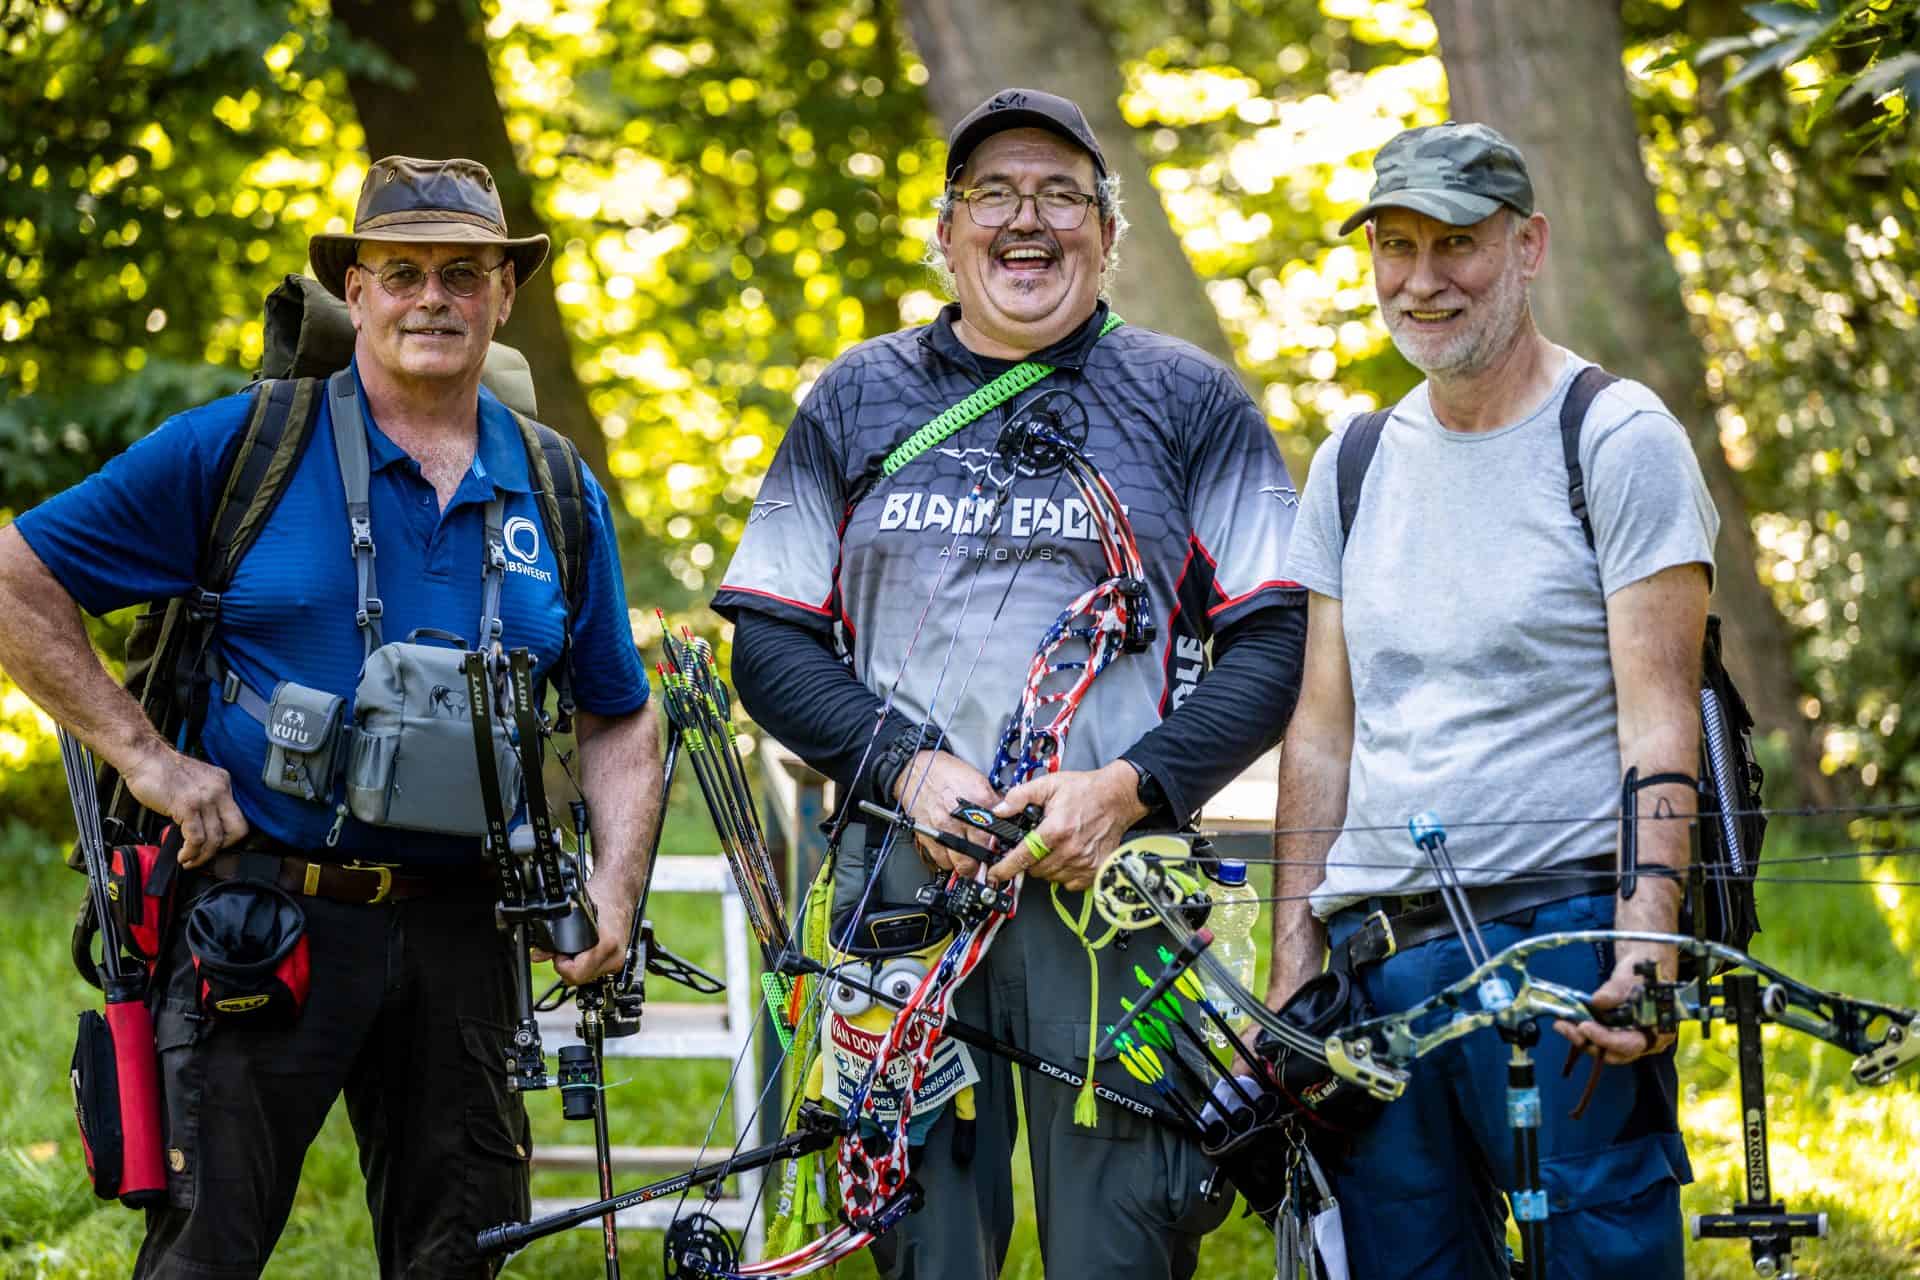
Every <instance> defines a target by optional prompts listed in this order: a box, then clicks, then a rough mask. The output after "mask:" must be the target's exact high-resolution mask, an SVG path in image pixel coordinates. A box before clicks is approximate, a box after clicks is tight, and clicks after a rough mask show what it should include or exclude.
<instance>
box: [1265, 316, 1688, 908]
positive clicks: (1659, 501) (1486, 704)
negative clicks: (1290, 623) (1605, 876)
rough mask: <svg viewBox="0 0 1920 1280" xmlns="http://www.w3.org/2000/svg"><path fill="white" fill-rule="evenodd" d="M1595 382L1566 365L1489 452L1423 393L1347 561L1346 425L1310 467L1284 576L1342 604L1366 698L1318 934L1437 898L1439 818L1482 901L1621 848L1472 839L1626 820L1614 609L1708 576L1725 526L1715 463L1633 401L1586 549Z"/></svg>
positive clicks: (1620, 417)
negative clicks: (1341, 468)
mask: <svg viewBox="0 0 1920 1280" xmlns="http://www.w3.org/2000/svg"><path fill="white" fill-rule="evenodd" d="M1588 363H1589V362H1588V361H1585V360H1582V359H1580V358H1579V357H1577V356H1574V355H1572V354H1571V353H1567V359H1566V365H1565V368H1564V369H1563V370H1562V372H1561V376H1560V378H1559V380H1558V382H1557V383H1556V385H1555V387H1554V390H1553V392H1552V394H1551V395H1549V396H1548V397H1547V399H1546V401H1545V402H1544V403H1543V404H1541V405H1540V406H1539V407H1538V408H1537V409H1536V410H1534V412H1533V413H1531V414H1530V415H1529V416H1528V417H1526V418H1525V419H1524V420H1522V421H1520V422H1517V423H1514V424H1513V425H1511V426H1507V427H1502V428H1499V429H1497V430H1493V431H1487V432H1473V433H1463V432H1455V431H1449V430H1447V429H1446V428H1444V427H1442V426H1441V425H1440V423H1439V422H1438V421H1437V420H1436V419H1435V418H1434V416H1433V409H1432V404H1431V401H1430V400H1429V396H1428V388H1427V384H1426V383H1422V384H1420V386H1418V387H1416V388H1415V389H1414V390H1413V391H1412V392H1411V393H1410V394H1409V395H1408V396H1407V397H1406V399H1404V400H1403V401H1401V402H1400V404H1399V405H1398V406H1397V407H1396V408H1395V409H1394V412H1393V416H1392V418H1391V419H1390V420H1389V421H1388V423H1387V425H1386V427H1385V429H1384V430H1383V431H1382V433H1381V437H1380V445H1379V449H1378V451H1377V452H1376V454H1375V455H1374V459H1373V465H1372V466H1371V468H1369V470H1368V473H1367V478H1366V484H1365V486H1364V488H1363V489H1362V490H1361V494H1362V497H1361V502H1360V509H1359V512H1358V514H1357V515H1356V517H1355V519H1354V523H1353V531H1352V534H1351V537H1350V539H1349V540H1348V542H1347V545H1346V550H1345V555H1344V557H1343V556H1342V554H1341V538H1340V509H1339V495H1338V492H1337V490H1338V482H1337V480H1336V473H1337V471H1338V458H1339V452H1340V441H1341V439H1342V438H1343V436H1344V435H1345V431H1346V428H1345V426H1344V425H1343V426H1342V427H1341V428H1340V429H1338V430H1336V431H1335V432H1334V434H1333V436H1332V437H1331V438H1329V439H1328V440H1327V441H1326V443H1325V444H1323V445H1322V446H1321V448H1320V450H1319V453H1318V455H1317V456H1316V457H1315V459H1314V464H1313V471H1312V475H1311V478H1310V480H1309V481H1308V484H1307V489H1306V493H1305V495H1304V496H1303V497H1302V498H1301V509H1300V514H1299V518H1298V521H1297V523H1296V524H1295V526H1294V532H1293V543H1292V548H1291V550H1290V552H1289V556H1288V561H1287V569H1286V575H1287V576H1288V577H1289V578H1292V579H1293V580H1295V581H1297V582H1299V583H1300V584H1301V585H1303V586H1305V587H1306V588H1308V589H1309V590H1311V591H1317V592H1319V593H1320V594H1322V595H1325V596H1331V597H1334V598H1336V599H1339V600H1340V601H1341V608H1342V620H1343V623H1344V626H1345V629H1346V641H1347V662H1348V668H1349V671H1350V673H1351V675H1352V680H1353V694H1354V738H1353V759H1352V762H1351V765H1350V768H1349V772H1348V779H1347V814H1346V821H1345V824H1344V829H1343V830H1342V832H1341V834H1340V835H1339V837H1338V838H1336V839H1335V841H1334V843H1333V847H1332V849H1331V851H1330V852H1329V854H1328V857H1327V875H1326V879H1325V881H1324V882H1323V883H1322V884H1321V886H1320V888H1319V889H1318V890H1316V891H1315V893H1314V895H1313V909H1314V912H1315V913H1316V914H1317V915H1319V916H1321V917H1322V918H1325V917H1326V916H1329V915H1332V914H1333V913H1334V912H1335V911H1338V910H1339V909H1340V908H1341V907H1343V906H1345V905H1347V904H1348V903H1350V902H1353V901H1355V900H1357V899H1360V898H1364V897H1367V896H1370V895H1373V894H1400V893H1414V892H1420V891H1422V890H1426V889H1430V888H1432V887H1433V880H1432V877H1431V875H1430V874H1429V872H1428V871H1427V865H1426V859H1425V856H1424V855H1423V854H1422V853H1421V852H1420V851H1419V850H1418V849H1416V848H1415V847H1414V845H1413V842H1412V840H1411V838H1410V837H1409V836H1408V834H1407V825H1406V824H1407V820H1408V819H1409V818H1411V817H1412V816H1413V815H1415V814H1417V813H1420V812H1422V811H1431V812H1433V813H1435V814H1436V815H1438V816H1439V817H1440V819H1441V821H1442V822H1443V823H1444V824H1446V826H1447V828H1448V841H1447V847H1448V850H1449V852H1450V853H1451V854H1452V855H1453V859H1454V862H1455V863H1456V865H1457V866H1458V867H1459V869H1460V872H1461V877H1462V879H1463V880H1465V881H1466V882H1467V883H1468V884H1484V883H1489V882H1493V881H1498V880H1503V879H1506V878H1508V877H1509V876H1512V875H1514V874H1515V873H1520V872H1527V871H1537V870H1541V869H1545V868H1551V867H1556V866H1561V865H1564V864H1566V863H1569V862H1574V861H1578V860H1580V859H1583V858H1586V857H1589V856H1591V855H1593V854H1597V853H1607V852H1611V851H1612V849H1613V847H1614V843H1615V826H1614V824H1612V823H1610V822H1606V821H1595V822H1588V823H1578V824H1563V823H1540V824H1523V825H1517V826H1498V825H1495V826H1476V825H1472V824H1476V823H1498V822H1502V821H1505V820H1510V819H1516V818H1574V817H1578V818H1604V817H1606V816H1607V815H1611V814H1613V813H1615V812H1617V809H1618V799H1619V791H1620V776H1621V765H1620V744H1619V737H1618V726H1617V723H1616V703H1615V695H1614V684H1613V668H1612V664H1611V662H1610V661H1609V658H1608V653H1607V617H1606V599H1607V597H1608V596H1610V595H1612V594H1613V593H1614V592H1615V591H1618V590H1619V589H1620V588H1622V587H1624V586H1628V585H1629V584H1631V583H1634V582H1638V581H1640V580H1641V579H1644V578H1647V577H1649V576H1651V575H1652V574H1655V573H1657V572H1659V571H1660V570H1662V569H1666V568H1671V567H1672V566H1674V565H1679V564H1689V563H1699V564H1704V565H1706V566H1707V568H1708V572H1709V573H1711V572H1712V564H1713V541H1714V537H1715V535H1716V534H1717V533H1718V532H1719V526H1720V520H1719V516H1718V515H1717V514H1716V513H1715V511H1714V509H1713V503H1712V500H1711V499H1710V498H1709V497H1708V496H1707V489H1706V483H1705V481H1704V480H1703V478H1702V477H1701V474H1700V466H1699V463H1698V462H1697V461H1696V459H1695V458H1694V455H1693V450H1692V448H1691V447H1690V445H1689V444H1688V441H1687V436H1686V432H1685V431H1684V429H1683V428H1682V427H1681V426H1680V424H1679V422H1678V421H1676V420H1675V418H1674V417H1673V415H1672V414H1670V413H1669V412H1668V411H1667V409H1666V407H1665V406H1664V405H1662V404H1661V403H1660V400H1659V398H1658V397H1657V396H1655V395H1654V394H1653V392H1651V391H1649V390H1648V389H1647V388H1646V387H1644V386H1642V385H1641V384H1639V383H1637V382H1629V381H1624V380H1623V381H1620V382H1616V383H1614V384H1612V385H1611V386H1609V387H1608V388H1607V389H1606V390H1604V391H1602V392H1601V393H1600V394H1599V396H1598V397H1597V398H1596V399H1595V400H1594V402H1593V405H1592V407H1591V408H1590V409H1589V410H1588V413H1587V419H1586V424H1585V427H1584V429H1583V431H1582V433H1581V441H1580V462H1581V467H1582V469H1583V470H1584V472H1585V476H1586V488H1587V502H1588V509H1589V519H1591V521H1592V522H1593V532H1594V539H1595V543H1596V549H1589V548H1588V546H1587V543H1586V539H1585V537H1584V536H1583V535H1582V533H1581V530H1580V523H1579V521H1578V520H1577V519H1576V518H1575V517H1574V514H1573V510H1572V508H1571V506H1570V505H1569V504H1568V499H1567V467H1566V461H1565V458H1564V457H1563V455H1562V453H1561V446H1560V426H1559V423H1560V406H1561V403H1562V401H1564V400H1565V398H1566V393H1567V388H1568V385H1569V384H1570V383H1571V382H1572V381H1573V378H1574V375H1575V374H1577V373H1578V372H1579V371H1580V370H1581V369H1582V368H1585V367H1586V365H1587V364H1588ZM1283 821H1284V816H1283Z"/></svg>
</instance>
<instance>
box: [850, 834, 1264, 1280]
mask: <svg viewBox="0 0 1920 1280" xmlns="http://www.w3.org/2000/svg"><path fill="white" fill-rule="evenodd" d="M848 861H855V859H848ZM888 861H889V866H888V868H887V874H886V875H885V876H884V877H883V881H888V882H890V881H892V880H894V879H895V878H896V876H899V875H900V873H903V872H909V873H910V878H911V881H912V883H914V884H917V883H920V882H923V881H924V878H925V873H924V872H923V871H921V869H920V868H919V865H918V860H917V859H914V858H913V857H912V855H911V853H910V852H908V854H907V856H906V857H894V858H889V860H888ZM843 874H845V873H844V872H843ZM887 887H888V888H889V889H891V890H893V892H891V893H890V894H889V895H888V896H889V898H890V899H891V900H897V901H911V899H912V889H911V887H909V886H907V885H905V884H902V885H899V886H894V885H891V884H889V885H888V886H887ZM1048 890H1049V886H1048V885H1047V884H1046V883H1045V882H1044V881H1039V880H1030V881H1028V882H1027V884H1026V885H1025V886H1024V888H1023V889H1022V891H1021V899H1020V908H1019V911H1018V913H1017V914H1016V915H1015V917H1014V918H1013V919H1012V920H1010V921H1008V922H1007V923H1006V924H1005V925H1004V926H1002V928H1001V930H1000V934H999V936H998V937H997V938H996V939H995V940H994V944H993V948H992V950H990V951H989V952H988V953H987V956H986V959H985V960H984V961H983V962H982V964H981V966H980V968H979V969H977V970H975V971H974V974H973V976H972V977H971V978H970V979H969V980H968V982H967V985H966V986H965V987H963V988H962V989H961V991H960V993H959V995H958V996H957V997H956V999H955V1003H954V1016H955V1017H956V1018H960V1019H962V1020H964V1021H967V1022H970V1023H973V1024H974V1025H975V1026H979V1027H983V1028H986V1029H987V1030H989V1031H992V1032H993V1033H994V1034H995V1035H996V1036H999V1037H1000V1038H1001V1039H1004V1040H1011V1041H1013V1042H1014V1043H1016V1044H1019V1045H1021V1046H1023V1047H1025V1048H1027V1049H1030V1050H1031V1051H1032V1052H1034V1053H1037V1054H1039V1055H1040V1056H1041V1057H1043V1058H1046V1059H1048V1060H1050V1061H1053V1062H1057V1063H1059V1064H1061V1065H1062V1066H1066V1067H1071V1068H1073V1069H1074V1070H1075V1071H1076V1072H1079V1071H1083V1070H1084V1069H1085V1066H1086V1053H1087V1010H1088V980H1089V978H1088V966H1087V959H1086V953H1085V951H1083V950H1082V948H1081V946H1080V943H1079V940H1078V939H1077V938H1075V936H1074V934H1073V932H1072V931H1071V930H1069V929H1068V928H1067V927H1066V925H1064V924H1063V923H1062V922H1061V921H1060V919H1059V917H1058V915H1057V914H1056V913H1055V911H1054V907H1053V903H1052V902H1051V901H1049V897H1050V895H1049V892H1048ZM1060 896H1061V901H1062V905H1063V906H1064V907H1066V908H1067V909H1068V911H1069V912H1070V913H1071V914H1072V915H1074V916H1075V918H1078V915H1079V911H1080V906H1081V895H1080V894H1077V893H1063V894H1062V895H1060ZM1095 919H1096V924H1098V919H1097V917H1096V918H1095ZM1103 932H1105V926H1104V925H1103V924H1102V925H1099V927H1098V928H1097V929H1096V930H1095V932H1094V936H1095V937H1096V938H1097V937H1098V936H1099V934H1100V933H1103ZM1164 941H1165V939H1164V937H1163V936H1162V935H1160V934H1159V933H1158V932H1157V931H1152V932H1147V933H1142V934H1136V935H1134V936H1133V937H1132V938H1131V939H1129V940H1128V942H1127V943H1126V944H1125V945H1124V946H1116V945H1115V943H1108V944H1107V946H1106V947H1104V948H1102V949H1101V950H1100V951H1099V952H1098V953H1097V955H1098V957H1099V964H1100V992H1099V996H1100V998H1099V1009H1098V1019H1099V1021H1100V1022H1101V1023H1102V1025H1104V1024H1105V1023H1108V1022H1111V1021H1112V1020H1113V1019H1114V1018H1115V1017H1117V1016H1118V1015H1119V1014H1120V1012H1121V1005H1120V1000H1121V998H1122V997H1125V998H1127V999H1129V1000H1135V1001H1137V1000H1138V999H1139V997H1140V995H1141V984H1140V982H1139V980H1138V978H1137V977H1136V976H1135V973H1134V968H1135V966H1136V965H1138V966H1140V967H1142V968H1143V969H1145V970H1147V971H1148V972H1153V971H1157V969H1158V968H1159V961H1158V959H1157V958H1156V956H1155V954H1154V950H1155V945H1156V942H1164ZM970 1052H973V1056H974V1062H975V1064H976V1065H977V1066H978V1067H979V1068H980V1075H981V1080H980V1083H979V1084H978V1085H976V1086H975V1104H976V1107H977V1111H978V1121H977V1124H976V1130H975V1152H974V1156H973V1159H972V1161H971V1162H970V1163H969V1164H967V1165H960V1164H957V1163H956V1162H955V1161H954V1159H953V1143H952V1135H953V1127H954V1117H953V1114H952V1107H951V1106H949V1107H948V1108H947V1111H946V1113H945V1114H943V1115H942V1116H941V1117H940V1118H939V1120H938V1121H937V1122H936V1123H935V1125H934V1126H933V1128H932V1130H931V1131H930V1132H929V1134H928V1139H927V1143H926V1146H925V1147H924V1148H923V1149H922V1150H921V1151H920V1153H919V1156H918V1158H917V1159H916V1160H915V1161H914V1176H915V1177H916V1178H917V1179H919V1181H920V1184H921V1186H922V1188H923V1189H924V1190H925V1191H926V1205H925V1207H924V1208H922V1209H921V1210H920V1211H919V1212H918V1213H916V1214H913V1215H911V1216H910V1217H908V1218H906V1219H905V1220H903V1221H902V1222H901V1223H900V1225H899V1226H897V1227H895V1228H894V1229H893V1230H892V1231H891V1232H889V1233H888V1234H887V1235H886V1236H884V1237H883V1238H881V1239H880V1240H878V1241H876V1242H875V1243H874V1245H873V1253H874V1259H875V1261H876V1262H877V1263H878V1264H879V1267H880V1274H881V1275H882V1276H884V1277H886V1278H887V1280H984V1278H986V1277H994V1276H998V1275H999V1274H1000V1270H1001V1267H1002V1265H1003V1264H1004V1263H1005V1261H1006V1254H1007V1243H1008V1241H1009V1239H1010V1238H1011V1236H1012V1233H1013V1222H1014V1207H1013V1178H1012V1160H1013V1148H1014V1141H1015V1137H1016V1128H1017V1113H1016V1110H1015V1108H1016V1102H1015V1098H1014V1090H1013V1079H1014V1076H1015V1074H1016V1073H1015V1072H1014V1070H1013V1069H1012V1067H1011V1066H1010V1065H1009V1064H1008V1063H1006V1062H1005V1061H1004V1060H1002V1059H999V1058H995V1057H994V1056H993V1055H991V1054H987V1053H984V1052H979V1051H973V1050H970ZM1018 1075H1019V1078H1020V1096H1021V1101H1023V1102H1024V1103H1025V1109H1026V1120H1027V1147H1028V1161H1029V1163H1030V1165H1031V1167H1032V1171H1033V1189H1034V1200H1035V1208H1036V1210H1037V1215H1036V1216H1037V1220H1038V1222H1037V1225H1038V1228H1039V1234H1040V1253H1041V1258H1042V1261H1043V1263H1044V1265H1045V1267H1046V1269H1047V1273H1048V1274H1049V1275H1053V1276H1061V1277H1065V1276H1092V1275H1097V1276H1098V1277H1099V1278H1100V1280H1188V1278H1189V1277H1191V1276H1192V1275H1193V1274H1194V1272H1195V1270H1196V1268H1197V1267H1198V1265H1199V1261H1200V1241H1201V1237H1202V1236H1204V1235H1205V1234H1206V1233H1207V1232H1209V1231H1212V1230H1213V1229H1214V1228H1216V1227H1218V1226H1219V1225H1220V1224H1221V1223H1222V1222H1224V1221H1225V1220H1226V1217H1227V1214H1228V1213H1229V1212H1230V1211H1231V1210H1232V1208H1233V1195H1232V1192H1231V1189H1228V1190H1226V1191H1225V1192H1224V1193H1223V1194H1222V1195H1221V1196H1220V1197H1219V1199H1218V1200H1217V1201H1215V1202H1214V1203H1207V1202H1206V1201H1205V1199H1204V1198H1203V1196H1202V1194H1201V1185H1202V1183H1203V1182H1204V1181H1205V1180H1206V1178H1207V1175H1208V1174H1209V1173H1210V1172H1211V1171H1212V1165H1211V1163H1210V1162H1209V1161H1208V1160H1207V1159H1206V1157H1204V1156H1203V1155H1201V1154H1200V1151H1199V1149H1198V1147H1196V1146H1194V1145H1193V1144H1192V1143H1190V1142H1188V1141H1186V1140H1185V1139H1183V1138H1181V1137H1179V1136H1177V1135H1175V1134H1174V1133H1173V1132H1171V1131H1170V1130H1168V1129H1165V1128H1163V1127H1161V1126H1160V1125H1158V1124H1157V1123H1155V1122H1153V1121H1149V1120H1144V1119H1142V1118H1140V1117H1139V1116H1136V1115H1134V1114H1133V1113H1131V1112H1128V1111H1125V1110H1123V1109H1121V1108H1118V1107H1115V1106H1112V1105H1110V1104H1107V1103H1101V1104H1100V1111H1099V1125H1098V1127H1097V1128H1092V1129H1088V1128H1082V1127H1080V1126H1078V1125H1076V1124H1074V1122H1073V1107H1074V1101H1075V1099H1076V1097H1077V1094H1078V1091H1077V1090H1075V1089H1072V1088H1069V1087H1067V1086H1066V1085H1064V1084H1061V1083H1059V1082H1057V1081H1054V1080H1051V1079H1049V1078H1047V1077H1046V1076H1043V1075H1040V1074H1039V1073H1037V1072H1032V1071H1021V1072H1019V1073H1018ZM1095 1076H1096V1077H1097V1078H1098V1079H1099V1081H1100V1082H1101V1083H1102V1084H1104V1085H1107V1086H1109V1087H1111V1088H1113V1089H1115V1090H1116V1091H1118V1092H1122V1093H1131V1094H1135V1095H1137V1096H1142V1097H1150V1095H1148V1094H1147V1093H1146V1091H1145V1089H1144V1087H1143V1086H1140V1085H1137V1084H1135V1083H1134V1082H1133V1081H1132V1080H1131V1079H1130V1078H1128V1077H1127V1075H1126V1073H1125V1072H1124V1071H1122V1070H1121V1069H1120V1067H1119V1064H1118V1063H1117V1062H1115V1061H1114V1060H1113V1059H1112V1057H1108V1058H1106V1059H1103V1060H1101V1062H1100V1063H1099V1064H1098V1065H1097V1067H1096V1070H1095Z"/></svg>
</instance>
